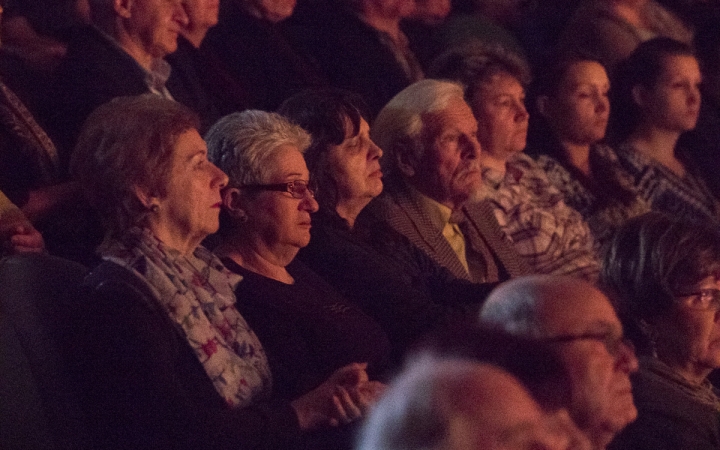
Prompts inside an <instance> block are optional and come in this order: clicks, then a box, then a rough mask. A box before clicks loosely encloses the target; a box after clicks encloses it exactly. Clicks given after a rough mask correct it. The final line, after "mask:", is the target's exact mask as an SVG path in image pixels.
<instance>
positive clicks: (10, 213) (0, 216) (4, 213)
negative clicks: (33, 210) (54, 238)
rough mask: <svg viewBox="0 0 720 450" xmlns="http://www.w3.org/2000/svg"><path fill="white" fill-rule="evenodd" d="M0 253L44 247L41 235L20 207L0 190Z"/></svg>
mask: <svg viewBox="0 0 720 450" xmlns="http://www.w3.org/2000/svg"><path fill="white" fill-rule="evenodd" d="M0 245H2V248H0V255H4V254H6V253H21V252H41V251H43V250H44V249H45V242H44V241H43V238H42V235H41V234H40V233H39V232H38V231H37V230H36V229H35V227H33V226H32V224H31V223H30V221H29V220H27V218H26V217H25V215H24V214H23V213H22V211H20V208H18V207H17V206H15V205H14V204H13V203H12V202H11V201H10V199H9V198H7V197H6V196H5V194H3V193H2V192H0Z"/></svg>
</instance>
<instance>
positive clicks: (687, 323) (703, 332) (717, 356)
mask: <svg viewBox="0 0 720 450" xmlns="http://www.w3.org/2000/svg"><path fill="white" fill-rule="evenodd" d="M681 320H682V322H681V324H680V326H679V327H678V328H679V330H678V331H679V333H680V336H681V337H680V339H678V343H679V344H680V345H682V348H681V349H680V351H681V352H682V353H683V354H684V355H685V356H686V358H687V359H689V360H701V361H705V360H719V361H720V330H718V326H717V324H716V323H715V321H714V317H713V316H712V315H710V314H709V313H705V314H704V315H700V314H698V315H690V316H685V317H683V318H682V319H681Z"/></svg>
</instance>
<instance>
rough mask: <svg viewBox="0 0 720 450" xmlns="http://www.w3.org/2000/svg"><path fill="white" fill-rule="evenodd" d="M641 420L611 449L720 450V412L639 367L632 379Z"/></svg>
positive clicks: (641, 365) (641, 366)
mask: <svg viewBox="0 0 720 450" xmlns="http://www.w3.org/2000/svg"><path fill="white" fill-rule="evenodd" d="M633 398H634V400H635V406H637V408H638V418H637V419H636V420H635V422H633V423H631V424H630V425H628V426H627V427H626V428H625V429H624V430H623V431H622V432H621V433H620V434H619V435H617V436H616V438H615V439H614V440H613V442H612V443H611V444H610V446H609V447H608V449H609V450H690V449H692V450H717V449H720V413H718V411H717V410H715V409H714V408H712V407H711V406H708V405H706V404H704V403H700V402H698V401H696V400H695V399H693V397H691V396H689V395H687V394H686V393H684V392H683V391H681V390H678V389H676V388H673V386H672V385H671V384H669V383H668V382H667V380H664V379H663V378H661V377H658V375H657V374H655V373H652V372H651V371H649V370H648V369H647V368H645V367H643V362H642V361H641V364H640V371H639V372H638V373H637V374H635V375H634V376H633Z"/></svg>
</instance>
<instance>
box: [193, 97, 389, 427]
mask: <svg viewBox="0 0 720 450" xmlns="http://www.w3.org/2000/svg"><path fill="white" fill-rule="evenodd" d="M206 137H207V141H208V151H209V155H210V159H211V160H212V161H214V162H215V163H217V164H218V165H219V166H220V167H221V168H222V169H223V170H224V171H226V172H227V173H228V176H229V178H230V181H229V183H228V186H227V188H225V189H224V190H223V195H222V197H223V207H222V214H221V229H220V233H219V238H220V243H219V245H218V246H217V247H216V249H215V253H216V254H217V255H219V256H220V257H221V259H222V261H223V262H224V263H225V265H226V266H227V267H228V268H229V269H230V270H231V271H233V272H235V273H238V274H240V275H242V276H243V281H242V282H241V283H239V284H238V286H237V288H236V290H235V292H236V294H237V295H238V296H239V298H242V299H243V301H242V304H241V305H240V311H241V312H242V314H243V316H244V317H246V318H247V320H248V322H249V323H250V325H251V326H252V327H253V330H255V332H256V333H257V334H258V337H259V338H260V340H261V342H263V347H264V348H265V350H266V353H267V355H268V360H269V364H270V368H271V371H272V374H273V379H274V382H275V386H274V391H275V393H276V395H279V396H281V397H284V398H286V399H292V398H295V397H297V396H299V395H302V394H304V393H306V392H308V391H310V390H311V389H313V388H315V387H316V386H318V385H319V384H321V383H322V382H323V380H325V379H326V378H327V377H328V376H330V375H331V374H332V373H333V372H335V371H336V370H337V369H338V368H341V367H343V366H346V365H348V364H352V363H360V367H366V368H367V370H368V372H369V373H370V374H371V375H376V374H379V373H382V371H383V370H384V368H385V365H386V360H387V357H388V354H389V343H388V339H387V336H386V335H385V333H384V332H383V331H382V330H381V328H380V326H379V325H378V324H377V323H376V322H375V321H374V320H373V319H372V318H370V317H369V316H367V315H365V314H364V313H363V312H362V311H361V310H360V309H359V308H357V307H356V306H354V305H353V304H351V303H349V302H347V301H346V300H345V299H344V298H343V297H342V296H341V295H340V294H339V293H337V292H336V291H335V290H334V289H333V288H332V287H331V286H330V285H328V284H327V283H326V282H325V281H323V280H322V279H321V278H320V277H319V276H318V275H316V274H315V273H314V272H312V271H311V270H310V269H308V268H307V267H306V266H304V265H303V264H302V263H301V262H300V261H296V260H295V255H296V254H297V252H298V251H299V250H300V248H302V247H304V246H306V245H307V244H308V242H309V241H310V227H311V217H310V213H312V212H315V211H317V209H318V204H317V202H316V201H315V198H314V193H313V188H312V187H311V185H310V181H309V178H310V175H309V173H308V169H307V167H306V165H305V161H304V159H303V152H304V151H305V149H306V148H307V147H308V145H309V144H310V136H309V135H308V133H307V132H305V131H304V130H303V129H302V128H300V127H299V126H297V125H294V124H291V123H290V122H288V121H287V120H286V119H284V118H283V117H282V116H279V115H277V114H274V113H267V112H263V111H256V110H247V111H244V112H242V113H234V114H231V115H229V116H226V117H224V118H223V119H221V120H220V121H219V122H218V123H216V124H215V125H214V126H213V127H212V128H211V129H210V131H209V132H208V134H207V136H206ZM381 388H382V384H381V383H379V382H376V381H368V378H367V377H364V378H362V379H359V380H357V382H356V384H354V385H353V386H352V387H351V388H348V391H349V392H350V394H351V395H353V396H355V399H356V400H357V402H356V404H357V405H358V407H359V409H358V410H353V411H351V412H350V414H351V415H352V416H353V417H356V416H359V415H360V414H362V413H363V412H364V411H363V409H364V407H365V406H367V405H368V404H369V403H371V402H372V400H373V399H374V396H375V395H376V393H377V392H379V390H380V389H381Z"/></svg>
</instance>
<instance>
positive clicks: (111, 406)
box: [69, 94, 372, 449]
mask: <svg viewBox="0 0 720 450" xmlns="http://www.w3.org/2000/svg"><path fill="white" fill-rule="evenodd" d="M198 126H199V119H198V118H197V116H196V115H195V114H194V113H192V111H190V110H189V109H187V108H186V107H184V106H182V105H181V104H179V103H177V102H175V101H172V100H168V99H163V98H162V97H160V96H157V95H154V94H147V95H143V96H137V97H121V98H117V99H115V100H113V101H111V102H109V103H107V104H105V105H103V106H101V107H100V108H98V109H97V110H96V111H94V112H93V114H92V115H91V116H90V117H89V118H88V121H87V123H86V125H85V126H84V128H83V132H82V133H81V135H80V139H79V141H78V146H77V148H76V151H75V153H74V155H73V160H72V163H71V167H72V173H73V174H74V175H75V176H76V177H77V179H78V180H79V182H80V184H81V186H82V187H83V190H84V193H85V194H86V195H87V196H88V198H89V201H90V203H91V204H92V205H93V206H94V207H95V208H97V209H98V210H99V213H100V217H102V218H103V224H104V230H105V240H104V242H103V245H102V246H101V255H102V258H103V262H102V263H101V264H100V265H99V266H98V267H97V268H96V269H95V270H93V271H92V272H91V274H90V275H89V276H88V277H87V278H86V280H85V283H84V288H83V289H82V291H81V292H80V293H79V294H78V303H77V310H75V311H73V317H74V318H75V320H77V322H76V323H74V324H73V326H76V327H77V329H78V330H82V333H79V335H78V336H77V342H75V343H70V345H69V347H70V348H71V352H72V353H71V354H72V358H71V360H72V361H73V364H72V367H73V369H72V373H73V374H75V377H76V380H75V381H76V383H78V392H80V393H82V395H83V398H84V403H85V407H86V409H87V412H88V414H87V417H89V418H90V420H89V421H88V424H87V425H88V427H89V428H90V429H91V430H92V431H93V432H95V433H94V434H95V436H94V437H95V439H97V443H96V445H97V447H98V448H118V449H131V448H132V449H171V448H172V449H196V448H216V449H231V448H239V447H242V448H250V449H272V448H296V447H298V446H299V445H300V441H301V439H302V437H303V435H304V433H303V431H307V430H310V429H315V428H318V427H323V426H328V425H337V424H339V423H347V422H351V421H353V420H355V419H357V418H359V417H360V416H362V414H363V412H364V410H365V409H366V407H367V405H368V403H369V401H370V400H371V398H372V395H371V393H370V392H366V390H365V389H364V387H365V385H366V383H367V373H366V372H365V369H364V367H363V366H362V365H357V364H355V365H348V366H345V367H343V368H341V369H339V370H338V371H336V372H335V373H333V374H332V375H331V376H330V377H329V378H328V380H326V381H325V382H323V383H322V384H320V385H319V386H318V387H316V388H315V389H313V390H312V391H310V392H308V393H307V394H305V395H303V396H300V397H298V398H296V399H294V400H293V401H283V400H279V399H276V398H274V397H273V395H272V388H271V385H272V375H271V371H270V367H269V366H268V360H267V357H266V354H265V351H264V349H263V346H262V344H261V342H260V341H259V340H258V338H257V336H256V335H255V333H254V332H253V330H252V328H250V326H249V325H248V324H247V322H246V321H245V319H244V318H243V316H242V315H241V314H240V312H239V311H238V309H237V306H236V305H237V301H236V298H235V295H234V294H233V289H234V288H235V286H236V284H237V283H238V281H240V278H241V277H239V276H237V275H234V274H232V273H231V272H229V271H228V270H227V269H226V268H225V267H224V266H223V265H222V263H221V262H220V261H219V259H218V258H217V257H215V256H214V255H213V254H212V253H211V252H209V251H208V250H207V249H205V248H204V247H202V246H201V245H200V242H201V241H202V240H203V239H204V238H205V237H206V236H208V235H209V234H211V233H214V232H215V231H217V229H218V226H219V219H218V216H219V214H220V207H221V205H222V197H221V189H222V188H223V187H225V185H226V184H227V181H228V177H227V176H226V175H225V174H224V173H223V172H222V171H221V170H220V169H218V168H217V167H216V166H215V165H214V164H212V163H211V162H210V161H208V159H207V148H206V145H205V142H204V141H203V139H202V138H201V137H200V134H199V133H198V131H197V128H198Z"/></svg>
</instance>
